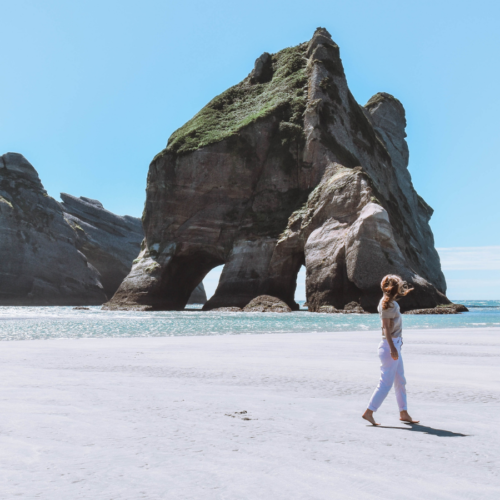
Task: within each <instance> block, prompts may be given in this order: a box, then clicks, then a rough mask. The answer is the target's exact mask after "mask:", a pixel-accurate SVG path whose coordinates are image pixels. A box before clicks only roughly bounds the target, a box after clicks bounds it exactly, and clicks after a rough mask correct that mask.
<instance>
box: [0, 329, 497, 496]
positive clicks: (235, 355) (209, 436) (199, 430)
mask: <svg viewBox="0 0 500 500" xmlns="http://www.w3.org/2000/svg"><path fill="white" fill-rule="evenodd" d="M378 341H379V332H370V333H367V332H363V333H352V332H350V333H342V334H341V333H332V334H308V335H306V334H289V335H288V334H287V335H253V336H224V337H182V338H181V337H177V338H132V339H95V340H94V339H92V340H48V341H18V342H2V343H1V344H0V411H1V420H0V498H1V499H2V500H3V499H7V500H11V499H14V498H18V497H21V498H30V499H31V498H43V499H51V500H61V499H62V500H66V499H68V500H75V499H92V500H94V499H106V500H111V499H113V500H118V499H131V500H132V499H133V500H135V499H142V498H144V499H175V500H181V499H202V500H205V499H207V500H210V499H228V500H238V499H256V500H267V499H271V500H276V499H286V500H291V499H300V500H303V499H318V500H325V499H351V498H352V499H361V498H363V499H372V498H373V499H375V498H376V499H378V498H384V499H398V500H407V499H418V500H421V499H429V500H434V499H445V498H446V499H461V498H467V499H489V498H491V499H493V498H495V499H498V498H500V477H499V468H498V466H499V460H498V459H499V456H500V447H499V445H500V439H499V438H500V430H499V426H498V424H499V423H500V418H499V410H500V405H499V403H500V362H499V361H500V329H477V330H454V331H452V330H426V331H415V330H414V331H406V332H405V343H404V347H403V355H404V359H405V364H406V374H407V380H408V386H407V387H408V393H409V405H410V408H409V409H410V413H411V414H412V416H414V417H418V418H420V419H421V420H422V424H423V425H422V426H421V427H417V428H415V430H413V431H412V430H411V429H408V427H407V426H405V425H404V424H400V423H399V421H398V413H397V408H396V403H395V398H394V394H393V393H392V392H391V394H390V395H389V397H388V399H387V400H386V402H385V403H384V405H383V406H382V408H381V410H380V411H379V412H378V414H377V418H378V419H379V420H380V421H381V422H382V423H383V425H385V427H383V428H374V427H370V426H367V425H365V422H364V421H363V420H361V418H360V415H361V413H362V412H363V410H364V409H365V407H366V404H367V402H368V399H369V397H370V395H371V393H372V391H373V388H374V387H375V385H376V382H377V380H378V358H377V356H376V349H377V344H378ZM242 411H246V412H247V413H244V414H237V413H236V412H242ZM245 418H246V419H248V420H246V419H245ZM462 434H463V435H466V436H462Z"/></svg>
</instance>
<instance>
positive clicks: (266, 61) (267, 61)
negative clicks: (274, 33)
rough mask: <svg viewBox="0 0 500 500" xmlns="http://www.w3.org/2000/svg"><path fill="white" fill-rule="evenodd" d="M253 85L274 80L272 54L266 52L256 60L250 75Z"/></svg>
mask: <svg viewBox="0 0 500 500" xmlns="http://www.w3.org/2000/svg"><path fill="white" fill-rule="evenodd" d="M250 78H251V80H252V83H265V82H269V81H270V80H271V79H272V78H273V59H272V57H271V54H269V53H268V52H264V53H263V54H262V55H261V56H260V57H258V58H257V59H256V60H255V66H254V69H253V71H252V73H251V74H250Z"/></svg>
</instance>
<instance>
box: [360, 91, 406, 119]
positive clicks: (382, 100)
mask: <svg viewBox="0 0 500 500" xmlns="http://www.w3.org/2000/svg"><path fill="white" fill-rule="evenodd" d="M386 106H391V107H392V108H394V110H395V111H396V112H398V113H399V114H401V115H402V116H403V117H404V116H405V108H404V106H403V105H402V104H401V101H400V100H399V99H396V98H395V97H394V96H393V95H391V94H388V93H387V92H378V93H377V94H375V95H374V96H372V97H371V98H370V100H369V101H368V102H367V103H366V104H365V108H366V109H367V110H368V111H370V113H373V112H374V111H376V110H378V109H379V108H380V107H386Z"/></svg>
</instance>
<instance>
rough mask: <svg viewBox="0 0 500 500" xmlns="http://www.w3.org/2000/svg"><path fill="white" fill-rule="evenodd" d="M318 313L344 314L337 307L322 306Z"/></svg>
mask: <svg viewBox="0 0 500 500" xmlns="http://www.w3.org/2000/svg"><path fill="white" fill-rule="evenodd" d="M318 312H320V313H328V314H342V311H339V310H338V309H337V308H336V307H333V306H321V307H320V308H319V309H318Z"/></svg>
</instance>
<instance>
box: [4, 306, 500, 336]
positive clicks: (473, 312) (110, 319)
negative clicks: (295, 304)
mask: <svg viewBox="0 0 500 500" xmlns="http://www.w3.org/2000/svg"><path fill="white" fill-rule="evenodd" d="M454 302H457V303H459V304H465V305H466V306H467V307H468V308H469V309H470V312H468V313H462V314H456V315H442V316H437V315H422V316H420V315H415V316H413V315H404V316H403V325H404V328H405V329H415V328H483V327H499V326H500V301H499V300H484V301H478V300H476V301H468V300H456V301H454ZM200 308H201V306H190V310H185V311H181V312H173V311H171V312H132V311H123V312H122V311H101V308H100V307H90V308H89V310H88V311H86V310H74V309H73V308H72V307H0V340H4V341H6V340H27V339H53V338H62V339H75V338H95V337H170V336H179V335H184V336H188V335H250V334H266V333H293V332H304V333H307V332H336V331H337V332H338V331H361V330H377V329H379V328H380V319H379V317H378V315H376V314H370V315H368V314H318V313H309V312H307V311H306V310H301V311H298V312H293V313H289V314H277V313H220V312H202V311H201V310H200Z"/></svg>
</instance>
